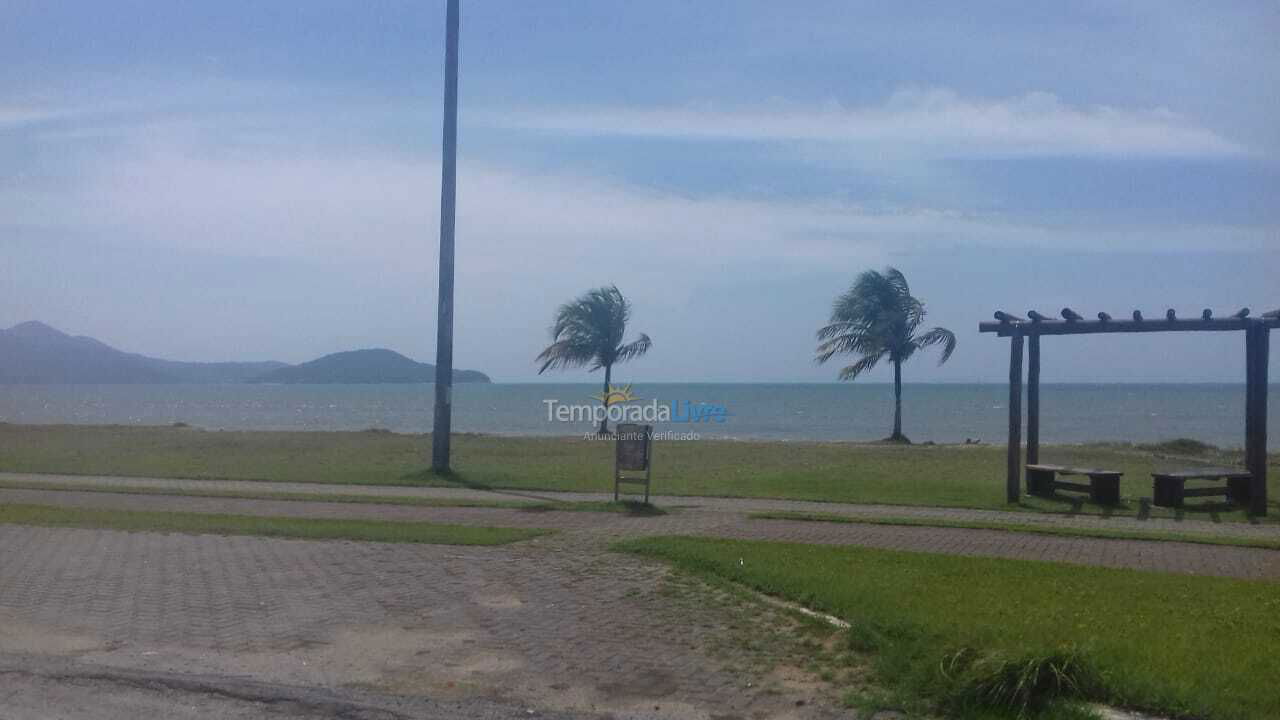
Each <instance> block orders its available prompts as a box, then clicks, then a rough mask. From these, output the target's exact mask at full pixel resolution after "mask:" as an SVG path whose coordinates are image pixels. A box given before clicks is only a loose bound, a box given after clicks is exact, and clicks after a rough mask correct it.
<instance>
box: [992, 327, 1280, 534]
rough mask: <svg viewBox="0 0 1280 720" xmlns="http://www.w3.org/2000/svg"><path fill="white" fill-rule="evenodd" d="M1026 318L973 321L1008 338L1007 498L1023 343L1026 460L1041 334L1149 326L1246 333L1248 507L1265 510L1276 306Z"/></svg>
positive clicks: (1034, 432) (1030, 459) (1036, 408)
mask: <svg viewBox="0 0 1280 720" xmlns="http://www.w3.org/2000/svg"><path fill="white" fill-rule="evenodd" d="M1027 317H1028V318H1029V319H1026V318H1021V317H1017V316H1015V315H1011V314H1009V313H1006V312H1000V311H997V312H996V313H995V318H996V319H995V321H994V322H990V321H989V322H983V323H979V324H978V331H979V332H984V333H995V334H996V335H997V336H999V337H1007V338H1009V340H1010V350H1009V454H1008V478H1007V484H1006V489H1007V499H1008V501H1009V502H1011V503H1013V502H1017V501H1018V499H1019V497H1020V494H1021V486H1022V458H1021V454H1022V348H1023V343H1024V339H1025V342H1026V344H1027V366H1028V367H1027V460H1026V461H1027V464H1029V465H1032V464H1036V463H1038V462H1039V461H1040V338H1041V336H1044V335H1094V334H1103V333H1149V332H1243V333H1244V334H1245V367H1246V373H1245V374H1246V379H1245V385H1246V390H1245V464H1246V467H1247V469H1248V471H1249V473H1250V474H1251V477H1250V479H1249V483H1250V485H1249V489H1250V492H1249V512H1250V514H1253V515H1266V513H1267V364H1268V361H1269V358H1268V355H1269V353H1270V347H1271V344H1270V335H1271V330H1272V328H1280V310H1277V311H1272V312H1269V313H1266V314H1264V315H1262V316H1261V317H1256V318H1251V317H1249V310H1248V309H1244V310H1241V311H1239V312H1237V313H1235V314H1234V315H1232V316H1230V317H1223V318H1215V317H1213V313H1212V312H1210V311H1209V310H1205V311H1204V312H1203V313H1202V314H1201V316H1200V317H1198V318H1186V319H1184V318H1179V317H1177V316H1176V314H1175V313H1174V311H1173V310H1169V311H1167V312H1166V313H1165V316H1164V317H1162V318H1155V319H1151V318H1143V317H1142V313H1140V312H1139V311H1137V310H1135V311H1134V312H1133V316H1132V318H1131V319H1121V320H1116V319H1113V318H1112V317H1111V316H1110V315H1108V314H1106V313H1103V312H1100V313H1098V319H1096V320H1086V319H1084V318H1083V317H1082V316H1080V314H1079V313H1076V312H1075V311H1073V310H1072V309H1071V308H1063V309H1062V319H1061V320H1059V319H1056V318H1050V317H1046V316H1044V315H1041V314H1040V313H1037V312H1034V311H1032V312H1029V313H1027Z"/></svg>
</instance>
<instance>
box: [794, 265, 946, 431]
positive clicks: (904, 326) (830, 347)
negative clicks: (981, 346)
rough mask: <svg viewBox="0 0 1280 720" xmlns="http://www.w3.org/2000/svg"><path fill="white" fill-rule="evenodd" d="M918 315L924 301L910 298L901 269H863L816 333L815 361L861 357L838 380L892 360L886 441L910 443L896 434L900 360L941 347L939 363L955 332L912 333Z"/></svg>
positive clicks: (919, 319)
mask: <svg viewBox="0 0 1280 720" xmlns="http://www.w3.org/2000/svg"><path fill="white" fill-rule="evenodd" d="M924 316H925V311H924V303H922V302H920V301H919V300H917V299H916V298H915V297H912V295H911V288H910V287H909V286H908V285H907V279H906V278H905V277H903V275H902V273H901V272H898V270H896V269H895V268H886V269H885V271H884V272H883V273H880V272H877V271H875V270H868V271H866V272H864V273H862V274H861V275H859V276H858V279H857V281H855V282H854V283H853V287H851V288H849V291H848V292H846V293H844V294H843V295H841V296H840V297H838V298H836V301H835V303H834V304H833V305H832V308H831V320H830V324H829V325H827V326H826V327H824V328H822V329H821V330H819V331H818V340H819V343H820V344H819V345H818V349H817V358H816V360H817V361H818V363H819V364H822V363H825V362H826V361H828V360H830V359H831V358H832V357H835V356H836V355H860V356H861V357H860V358H859V359H858V361H857V362H855V363H854V364H852V365H850V366H848V367H846V368H844V369H843V370H841V371H840V379H841V380H853V379H854V378H856V377H858V376H859V375H861V374H862V373H864V372H867V371H868V370H870V369H872V368H874V367H875V366H876V365H877V364H879V362H880V361H881V360H884V359H886V358H887V359H888V360H889V362H892V363H893V397H894V410H893V434H892V435H890V436H889V438H888V439H889V440H892V441H894V442H910V441H909V440H907V438H906V436H905V435H903V434H902V363H903V362H905V361H907V360H909V359H911V356H913V355H915V354H916V351H917V350H922V349H924V348H927V347H929V346H931V345H941V346H942V358H941V359H940V360H939V361H938V364H939V365H941V364H942V363H944V362H946V361H947V359H948V358H950V357H951V353H953V352H955V350H956V336H955V333H953V332H951V331H950V330H948V329H946V328H940V327H936V328H933V329H932V330H928V331H925V332H924V333H919V332H918V331H919V330H920V324H921V323H922V322H924Z"/></svg>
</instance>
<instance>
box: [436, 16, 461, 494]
mask: <svg viewBox="0 0 1280 720" xmlns="http://www.w3.org/2000/svg"><path fill="white" fill-rule="evenodd" d="M448 2H449V7H448V10H447V11H446V19H445V50H444V148H443V150H442V152H441V157H440V298H439V301H438V308H439V317H437V318H436V404H435V417H434V422H433V423H432V429H431V469H432V471H434V472H437V473H447V472H449V432H450V428H451V427H452V425H453V397H452V396H453V225H454V222H453V221H454V214H455V213H454V208H455V202H456V199H457V184H458V177H457V171H458V19H459V18H458V15H459V10H458V0H448Z"/></svg>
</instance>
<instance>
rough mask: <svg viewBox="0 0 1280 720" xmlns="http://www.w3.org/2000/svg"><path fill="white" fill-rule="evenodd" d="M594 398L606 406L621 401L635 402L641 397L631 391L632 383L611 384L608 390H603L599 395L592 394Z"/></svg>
mask: <svg viewBox="0 0 1280 720" xmlns="http://www.w3.org/2000/svg"><path fill="white" fill-rule="evenodd" d="M591 398H592V399H593V400H599V401H600V402H601V403H602V404H603V405H604V406H605V407H609V406H610V405H618V404H620V403H629V402H635V401H636V400H639V399H640V398H639V397H637V396H636V395H635V393H632V392H631V386H630V385H623V386H620V387H619V386H617V385H610V386H609V391H608V392H602V393H600V394H599V395H592V396H591Z"/></svg>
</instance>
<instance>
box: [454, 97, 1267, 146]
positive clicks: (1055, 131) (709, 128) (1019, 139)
mask: <svg viewBox="0 0 1280 720" xmlns="http://www.w3.org/2000/svg"><path fill="white" fill-rule="evenodd" d="M478 116H479V119H480V121H481V122H484V123H486V124H489V125H493V126H500V127H515V128H524V129H532V130H544V131H554V132H566V133H573V134H582V135H602V136H609V135H621V136H641V137H672V138H698V139H707V140H756V141H803V142H823V143H835V144H848V145H859V146H867V147H868V148H869V149H874V150H876V151H878V152H886V151H887V152H895V153H904V154H924V155H934V156H968V155H1012V156H1070V155H1100V156H1125V155H1133V156H1206V155H1207V156H1216V155H1233V154H1239V153H1243V152H1245V150H1244V148H1242V147H1241V146H1240V145H1238V144H1236V143H1234V142H1232V141H1231V140H1229V139H1227V138H1225V137H1223V136H1221V135H1219V134H1218V133H1216V132H1214V131H1213V130H1210V129H1207V128H1203V127H1199V126H1197V125H1195V124H1194V123H1193V122H1191V121H1190V120H1189V119H1187V118H1184V117H1182V116H1180V115H1178V114H1176V113H1173V112H1171V111H1169V110H1168V109H1165V108H1154V109H1144V110H1135V109H1124V108H1114V107H1107V106H1096V107H1077V106H1071V105H1068V104H1066V103H1064V102H1062V101H1061V100H1060V99H1059V98H1058V97H1057V96H1056V95H1053V94H1052V93H1047V92H1032V93H1028V94H1026V95H1022V96H1018V97H1011V98H1005V99H996V100H990V99H975V98H964V97H961V96H959V95H957V94H956V93H955V92H953V91H950V90H943V89H930V90H916V89H907V90H900V91H898V92H896V93H894V94H893V95H892V96H891V97H889V98H888V99H887V100H886V101H885V102H884V103H881V104H879V105H872V106H863V107H844V106H842V105H840V104H838V103H832V104H828V105H826V106H822V107H800V106H794V105H781V104H774V105H770V106H767V107H756V108H735V109H723V108H717V107H714V106H702V107H681V108H628V107H582V108H567V109H526V110H517V111H501V112H480V113H478Z"/></svg>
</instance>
